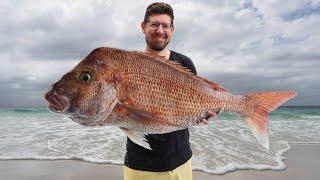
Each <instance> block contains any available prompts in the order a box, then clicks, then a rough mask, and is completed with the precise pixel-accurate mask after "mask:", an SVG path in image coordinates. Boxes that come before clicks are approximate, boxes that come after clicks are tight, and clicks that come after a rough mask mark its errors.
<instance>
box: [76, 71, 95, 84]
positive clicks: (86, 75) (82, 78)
mask: <svg viewBox="0 0 320 180" xmlns="http://www.w3.org/2000/svg"><path fill="white" fill-rule="evenodd" d="M79 80H80V81H81V82H90V81H91V80H92V76H91V74H90V73H89V72H83V73H81V74H80V76H79Z"/></svg>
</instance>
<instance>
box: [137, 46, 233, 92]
mask: <svg viewBox="0 0 320 180" xmlns="http://www.w3.org/2000/svg"><path fill="white" fill-rule="evenodd" d="M134 52H136V53H138V54H142V55H144V56H148V57H150V58H152V59H155V60H158V61H161V62H163V63H165V64H168V65H169V66H171V67H174V68H175V69H177V70H178V71H180V72H183V73H186V74H189V75H191V76H194V77H197V78H200V79H201V80H203V81H204V82H206V83H207V84H209V85H210V86H211V87H212V88H213V89H214V90H217V91H227V90H226V89H225V88H224V87H223V86H221V85H219V84H217V83H215V82H212V81H210V80H209V79H206V78H202V77H199V76H197V75H195V74H194V73H193V72H192V71H191V70H190V69H188V68H186V67H184V66H182V65H181V64H180V63H178V62H176V61H169V60H168V59H166V58H165V57H164V56H159V55H155V54H152V53H149V52H142V51H134Z"/></svg>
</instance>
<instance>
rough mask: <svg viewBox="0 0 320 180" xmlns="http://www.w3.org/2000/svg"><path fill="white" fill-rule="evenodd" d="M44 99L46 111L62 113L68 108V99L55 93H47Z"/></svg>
mask: <svg viewBox="0 0 320 180" xmlns="http://www.w3.org/2000/svg"><path fill="white" fill-rule="evenodd" d="M45 99H46V100H47V101H48V109H49V110H50V111H52V112H55V113H62V112H64V111H65V110H66V109H68V107H69V101H68V99H67V98H66V97H65V96H61V95H59V94H58V93H56V92H53V91H49V92H47V93H46V94H45Z"/></svg>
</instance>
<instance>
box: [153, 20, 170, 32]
mask: <svg viewBox="0 0 320 180" xmlns="http://www.w3.org/2000/svg"><path fill="white" fill-rule="evenodd" d="M148 22H149V25H150V27H151V28H152V29H158V28H159V27H160V26H162V29H163V30H165V31H167V30H169V29H170V28H171V27H172V24H169V23H159V22H151V21H148Z"/></svg>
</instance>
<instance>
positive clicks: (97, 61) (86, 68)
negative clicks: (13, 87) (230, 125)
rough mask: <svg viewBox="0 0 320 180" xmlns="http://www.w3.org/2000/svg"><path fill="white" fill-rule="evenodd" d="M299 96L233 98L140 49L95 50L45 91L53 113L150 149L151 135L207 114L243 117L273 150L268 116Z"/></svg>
mask: <svg viewBox="0 0 320 180" xmlns="http://www.w3.org/2000/svg"><path fill="white" fill-rule="evenodd" d="M295 95H296V93H295V92H292V91H283V92H281V91H280V92H253V93H249V94H247V95H234V94H231V93H230V92H228V91H226V90H225V89H224V88H223V87H222V86H220V85H218V84H216V83H214V82H211V81H209V80H208V79H204V78H201V77H199V76H196V75H194V74H192V73H191V72H190V71H189V70H188V69H186V68H184V67H182V66H180V65H179V64H177V63H176V62H173V61H168V60H166V59H164V58H162V57H160V56H155V55H151V54H145V53H142V52H136V51H125V50H120V49H114V48H107V47H101V48H97V49H95V50H94V51H92V52H91V53H90V54H89V55H88V56H87V57H85V58H84V59H83V60H82V61H81V62H80V63H79V64H78V65H77V66H76V67H75V68H74V69H73V70H71V71H70V72H68V73H67V74H65V75H64V76H63V77H62V78H61V79H60V80H59V81H58V82H56V83H54V84H53V86H52V89H51V90H50V91H49V92H47V93H46V95H45V98H46V100H47V101H48V102H49V105H48V107H49V109H50V110H51V111H53V112H57V113H63V114H66V115H68V116H69V117H70V118H71V119H72V120H73V121H75V122H78V123H80V124H82V125H84V126H99V125H100V126H101V125H107V126H117V127H120V128H121V129H122V130H123V131H124V132H125V133H126V134H127V136H128V137H129V138H130V139H131V140H132V141H133V142H135V143H136V144H138V145H140V146H142V147H145V148H147V149H151V147H150V145H149V143H148V141H147V140H146V139H145V135H146V134H163V133H168V132H172V131H176V130H180V129H185V128H188V127H190V126H194V125H199V122H201V120H202V119H204V118H206V117H207V112H208V111H212V112H215V113H216V114H219V113H221V112H234V113H238V114H240V115H241V116H242V117H243V119H244V120H245V121H246V122H247V124H248V125H249V128H250V129H251V132H252V133H253V135H254V137H255V138H256V139H257V140H258V142H259V143H260V144H261V145H262V146H263V147H265V148H267V149H269V137H268V114H269V112H271V111H272V110H274V109H275V108H277V107H278V106H280V105H281V104H282V103H284V102H286V101H287V100H289V99H291V98H292V97H294V96H295Z"/></svg>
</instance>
